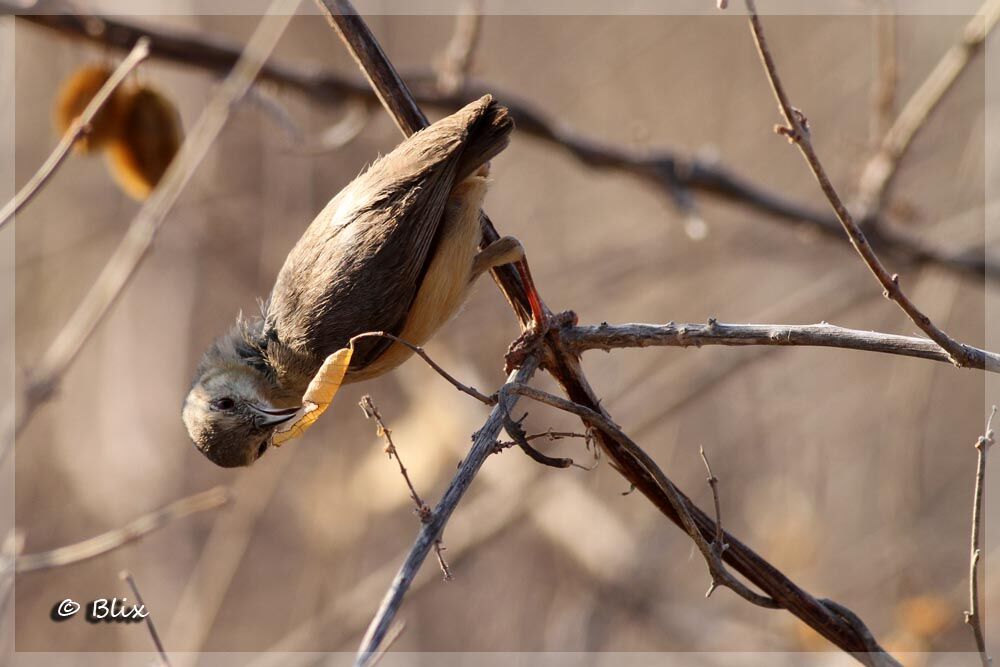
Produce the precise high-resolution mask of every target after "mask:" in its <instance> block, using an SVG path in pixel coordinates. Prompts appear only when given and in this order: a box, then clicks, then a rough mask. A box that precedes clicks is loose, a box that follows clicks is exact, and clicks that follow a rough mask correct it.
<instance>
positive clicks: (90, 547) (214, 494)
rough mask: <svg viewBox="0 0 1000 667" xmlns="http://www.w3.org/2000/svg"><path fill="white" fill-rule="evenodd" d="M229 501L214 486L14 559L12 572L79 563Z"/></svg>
mask: <svg viewBox="0 0 1000 667" xmlns="http://www.w3.org/2000/svg"><path fill="white" fill-rule="evenodd" d="M231 500H232V496H231V495H230V494H229V491H228V490H227V489H226V488H224V487H221V486H217V487H215V488H214V489H209V490H208V491H202V492H201V493H196V494H195V495H193V496H188V497H187V498H182V499H180V500H176V501H174V502H172V503H170V504H169V505H167V506H166V507H162V508H160V509H158V510H156V511H155V512H150V513H149V514H144V515H143V516H141V517H139V518H138V519H136V520H134V521H132V522H130V523H129V524H127V525H125V526H123V527H122V528H116V529H115V530H109V531H108V532H106V533H102V534H100V535H97V536H95V537H91V538H89V539H86V540H84V541H82V542H77V543H76V544H70V545H67V546H64V547H59V548H58V549H52V550H51V551H42V552H39V553H34V554H25V555H23V556H18V557H17V559H16V560H15V565H14V569H15V571H16V572H17V573H18V574H22V573H24V572H34V571H35V570H45V569H49V568H53V567H62V566H64V565H71V564H73V563H80V562H83V561H85V560H89V559H91V558H95V557H97V556H100V555H102V554H106V553H108V552H109V551H113V550H115V549H118V548H119V547H122V546H124V545H126V544H128V543H130V542H135V541H136V540H139V539H141V538H143V537H145V536H146V535H148V534H149V533H151V532H153V531H154V530H159V529H160V528H163V527H164V526H166V525H167V524H169V523H171V522H173V521H176V520H177V519H183V518H184V517H186V516H190V515H191V514H196V513H198V512H205V511H208V510H212V509H216V508H217V507H222V506H223V505H225V504H227V503H228V502H230V501H231Z"/></svg>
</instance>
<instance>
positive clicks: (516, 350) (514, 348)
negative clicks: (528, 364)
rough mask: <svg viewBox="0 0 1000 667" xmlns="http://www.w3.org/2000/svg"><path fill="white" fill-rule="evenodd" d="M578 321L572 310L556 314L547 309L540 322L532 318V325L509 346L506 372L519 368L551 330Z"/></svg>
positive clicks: (505, 361) (574, 323) (573, 324)
mask: <svg viewBox="0 0 1000 667" xmlns="http://www.w3.org/2000/svg"><path fill="white" fill-rule="evenodd" d="M577 321H578V318H577V316H576V313H574V312H573V311H572V310H567V311H563V312H561V313H557V314H555V315H553V314H552V313H549V312H548V311H547V310H546V312H545V314H544V315H543V316H542V319H541V321H540V322H539V321H538V320H535V319H532V322H531V326H529V327H528V328H527V329H525V330H524V331H522V332H521V335H520V336H518V337H517V338H515V339H514V341H513V342H512V343H511V344H510V345H509V346H508V347H507V353H506V354H505V355H504V373H507V374H509V373H510V372H511V371H513V370H514V369H515V368H519V367H520V366H521V365H522V364H523V363H524V359H525V358H526V357H527V356H528V355H529V354H532V353H533V352H535V351H536V350H537V349H538V346H539V345H541V343H542V341H543V340H544V339H545V336H546V335H548V333H549V332H550V331H553V330H556V329H561V328H563V327H565V326H576V323H577Z"/></svg>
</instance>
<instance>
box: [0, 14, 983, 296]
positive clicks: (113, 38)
mask: <svg viewBox="0 0 1000 667" xmlns="http://www.w3.org/2000/svg"><path fill="white" fill-rule="evenodd" d="M36 7H37V11H36V13H34V14H31V15H21V16H19V17H18V18H20V19H22V20H25V21H29V22H31V23H34V24H36V25H41V26H43V27H46V28H49V29H51V30H55V31H57V32H58V33H59V34H62V35H67V36H70V37H73V38H77V39H83V40H88V41H90V42H92V43H96V44H99V45H102V46H104V47H110V48H118V49H129V48H131V47H132V45H134V43H135V41H136V40H137V39H138V38H139V37H140V36H142V35H149V36H150V37H152V38H153V49H152V55H153V57H157V58H162V59H166V60H170V61H173V62H176V63H179V64H182V65H187V66H190V67H198V68H201V69H204V70H207V71H210V72H225V71H227V70H228V69H229V68H230V67H232V65H233V63H234V62H236V59H237V57H238V56H239V52H240V48H239V46H237V45H233V44H229V43H226V42H225V41H224V40H222V39H220V38H219V37H217V36H214V35H200V34H196V33H191V32H183V31H174V30H169V29H165V28H162V27H153V26H146V25H144V26H141V27H140V26H137V25H133V24H131V23H128V22H126V21H120V20H118V19H112V18H110V17H107V16H101V15H88V16H86V17H82V16H77V15H73V14H66V13H65V12H62V11H56V10H57V9H58V7H57V6H56V5H55V4H53V0H39V2H38V3H37V5H36ZM0 10H4V11H7V12H10V13H12V14H17V5H16V4H15V3H12V2H10V0H0ZM94 25H100V26H101V29H100V30H93V29H92V26H94ZM261 78H262V79H264V80H267V81H270V82H273V83H276V84H279V85H282V86H284V87H285V88H288V89H292V90H295V91H296V92H298V93H300V94H302V95H304V96H307V97H309V98H310V99H311V100H313V101H315V102H317V103H320V104H329V105H335V106H340V105H342V104H343V103H344V101H345V99H350V98H355V99H361V100H364V101H365V102H366V103H371V102H372V101H373V100H374V99H375V97H376V96H375V93H374V92H373V91H372V90H371V89H370V88H369V87H368V86H367V85H366V83H365V82H363V81H359V80H357V79H355V78H351V77H344V76H342V75H341V74H339V73H337V72H335V71H332V70H323V69H321V70H313V69H306V68H300V67H295V66H293V65H290V64H288V63H284V62H278V61H273V62H270V63H268V64H267V65H266V66H265V67H264V68H263V69H262V70H261ZM406 79H407V81H409V82H410V83H411V84H412V85H413V95H412V97H413V98H414V99H415V100H416V101H417V102H419V103H420V104H423V105H425V106H430V107H434V108H436V109H440V110H444V111H447V112H452V111H455V110H456V109H459V108H461V107H462V106H464V105H465V104H467V103H468V102H470V101H472V100H475V99H478V98H479V97H481V96H482V95H483V94H484V93H485V92H491V93H493V94H494V96H495V97H497V99H501V100H503V102H504V105H505V106H506V107H507V108H508V109H509V110H510V113H511V115H512V117H513V118H514V119H515V120H516V122H517V127H518V132H519V133H520V134H528V135H531V136H533V137H535V138H537V139H539V140H540V141H544V142H547V143H549V144H552V145H554V146H557V147H559V148H561V149H564V150H566V151H567V152H568V153H569V154H570V155H571V156H573V157H574V158H575V159H577V160H578V161H579V162H581V163H583V164H584V165H587V166H589V167H592V168H603V169H615V170H618V171H622V172H624V173H627V174H630V175H633V176H636V177H639V178H642V179H643V180H645V181H647V182H649V183H651V184H652V185H653V186H654V187H656V188H658V189H659V190H660V191H661V192H663V193H664V194H666V195H667V196H669V197H671V198H672V199H673V200H674V201H675V202H677V203H681V202H683V201H684V200H685V197H688V198H689V195H688V194H687V193H690V192H691V191H696V192H702V193H705V194H709V195H713V196H716V197H719V198H721V199H723V200H726V201H729V202H732V203H735V204H740V205H746V206H749V207H750V208H752V209H754V210H756V211H758V212H761V213H764V214H766V215H768V216H770V217H772V218H774V219H776V220H778V221H782V222H786V223H790V224H795V225H799V224H807V225H809V226H810V227H811V228H813V229H815V230H818V231H820V232H822V233H823V234H825V235H829V236H832V237H835V238H840V235H841V234H842V233H843V232H842V231H841V227H840V223H839V222H838V220H837V218H836V216H834V215H832V214H831V213H830V212H828V211H825V210H821V209H819V208H816V207H814V206H811V205H807V204H804V203H801V202H797V201H793V200H790V199H787V198H786V197H785V196H784V195H783V194H782V193H779V192H775V191H772V190H769V189H766V188H764V187H762V186H760V185H758V184H756V183H754V182H753V181H751V180H749V179H748V178H746V177H744V176H742V175H741V174H738V173H736V172H734V171H733V170H731V169H727V168H726V167H724V166H722V165H719V164H716V163H713V162H707V161H702V160H697V159H694V158H691V157H688V156H684V155H680V154H678V153H675V152H672V151H669V150H664V149H656V150H652V151H650V150H644V151H641V152H640V151H635V150H629V149H627V148H624V147H621V146H618V145H614V144H610V143H607V142H603V141H601V140H599V139H596V138H594V137H590V136H587V135H583V134H580V133H578V132H575V131H573V130H572V129H571V128H570V127H568V126H567V124H566V123H564V122H560V121H557V120H556V119H553V118H551V117H549V116H548V115H547V114H546V113H545V112H544V111H542V110H541V109H539V108H538V107H537V106H536V105H534V104H533V103H531V102H529V101H527V100H524V99H521V98H519V96H518V95H516V94H513V93H512V92H510V91H505V90H502V89H499V88H498V87H497V86H495V85H493V84H490V83H487V82H475V81H471V80H470V81H467V82H466V85H465V87H464V88H463V89H462V90H459V91H456V92H454V93H444V92H442V91H441V89H440V87H439V86H438V85H437V76H436V75H435V73H433V72H428V71H426V70H425V71H416V72H410V73H407V76H406ZM404 120H405V119H404ZM411 132H412V130H410V131H408V132H406V133H405V134H407V136H408V135H409V134H410V133H411ZM678 196H680V199H678ZM880 229H881V228H880V227H874V226H873V227H872V228H871V229H870V230H869V241H870V242H871V243H872V245H873V246H875V247H877V248H880V249H885V250H892V251H894V252H896V253H898V254H899V256H900V257H901V258H902V259H904V260H906V261H910V262H915V263H921V264H922V263H930V264H935V265H939V266H942V267H945V268H947V269H949V270H953V271H956V272H959V273H961V274H962V275H965V276H974V277H976V278H979V277H981V276H982V275H983V274H984V273H985V275H986V276H987V278H989V279H991V280H1000V262H997V261H995V260H993V259H992V258H989V259H988V258H986V257H985V255H984V252H983V249H982V248H981V247H980V248H976V249H973V250H970V251H968V252H959V253H953V252H949V251H944V250H939V249H937V248H933V247H930V246H928V245H927V244H925V243H921V242H919V241H918V240H917V239H914V238H912V237H911V236H910V235H903V234H900V233H890V232H889V231H888V230H887V231H886V232H885V233H880V232H879V230H880Z"/></svg>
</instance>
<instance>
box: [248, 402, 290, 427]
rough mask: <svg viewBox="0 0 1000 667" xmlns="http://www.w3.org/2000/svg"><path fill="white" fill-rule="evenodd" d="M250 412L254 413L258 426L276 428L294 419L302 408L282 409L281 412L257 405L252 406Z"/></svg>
mask: <svg viewBox="0 0 1000 667" xmlns="http://www.w3.org/2000/svg"><path fill="white" fill-rule="evenodd" d="M250 410H251V411H252V412H253V413H254V421H255V422H257V425H258V426H276V425H278V424H284V423H285V422H286V421H288V420H289V419H291V418H292V417H294V416H295V414H296V413H297V412H298V411H299V410H300V408H282V409H280V410H275V409H273V408H262V407H260V406H257V405H251V406H250Z"/></svg>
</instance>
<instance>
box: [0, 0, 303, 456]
mask: <svg viewBox="0 0 1000 667" xmlns="http://www.w3.org/2000/svg"><path fill="white" fill-rule="evenodd" d="M297 6H298V0H272V3H271V5H270V6H269V7H268V11H267V15H266V16H265V17H264V18H262V19H261V21H260V23H259V24H258V26H257V29H256V30H255V31H254V33H253V35H251V36H250V40H249V41H248V42H247V45H246V48H245V49H244V50H243V54H242V55H241V56H240V58H239V60H238V61H237V62H236V65H235V66H234V67H233V70H232V72H231V73H230V74H229V76H227V77H226V79H225V80H224V81H223V82H222V84H221V86H220V87H219V89H218V90H217V91H216V93H215V94H214V95H213V97H212V98H211V99H210V100H209V102H208V104H207V105H206V106H205V109H204V110H203V111H202V113H201V116H200V117H199V118H198V121H197V122H196V123H195V125H194V128H193V129H192V131H191V134H190V135H189V136H188V137H187V139H185V141H184V144H183V145H182V146H181V150H180V152H179V153H178V155H177V157H175V158H174V160H173V162H171V163H170V166H169V167H168V168H167V171H166V173H165V174H164V175H163V179H162V180H161V181H160V184H159V185H158V186H157V187H156V189H155V190H154V191H153V193H152V194H151V195H150V197H149V199H147V200H146V203H145V204H143V206H142V208H141V209H139V212H138V213H137V214H136V216H135V218H133V220H132V222H131V224H130V225H129V229H128V232H126V234H125V237H124V238H123V239H122V241H121V243H120V244H119V245H118V247H117V248H116V249H115V252H114V254H113V255H112V256H111V258H110V259H109V260H108V262H107V264H105V266H104V269H103V270H102V271H101V273H100V275H99V276H98V277H97V281H96V282H95V283H94V285H93V286H92V287H91V288H90V291H89V292H87V294H86V296H84V298H83V300H82V301H81V302H80V304H79V306H77V308H76V310H75V311H74V312H73V315H72V316H71V317H70V319H69V321H68V322H66V324H65V326H64V327H63V328H62V329H61V330H60V331H59V334H58V335H57V336H56V339H55V340H54V341H53V342H52V344H51V345H50V346H49V348H48V350H46V352H45V354H44V356H43V357H42V359H41V361H40V362H39V363H38V365H37V366H36V367H35V368H34V369H33V370H32V371H31V372H30V373H29V375H28V380H27V388H26V389H25V393H24V397H23V398H22V400H21V401H19V403H20V410H21V412H20V414H19V415H18V417H17V419H16V421H15V426H14V437H15V438H16V437H17V435H19V434H20V433H21V431H22V430H23V429H24V427H25V426H26V425H27V423H28V421H29V420H30V419H31V416H32V415H33V414H34V412H35V410H37V409H38V406H39V405H41V404H42V403H44V402H45V401H47V400H49V398H51V396H52V395H53V393H54V391H55V389H56V387H57V385H58V384H59V381H60V380H61V379H62V376H63V374H65V372H66V370H67V369H68V368H69V367H70V365H71V364H72V363H73V361H74V360H75V359H76V356H77V354H79V352H80V349H81V348H82V347H83V345H84V343H86V342H87V340H88V339H89V338H90V336H91V334H93V332H94V330H95V329H96V328H97V326H98V325H99V324H100V323H101V321H102V320H103V319H104V317H105V316H106V315H107V314H108V312H109V311H110V310H111V307H112V306H113V305H114V304H115V302H116V301H117V300H118V297H119V296H121V294H122V292H123V291H124V290H125V287H126V286H127V285H128V283H129V281H130V280H131V278H132V276H133V275H134V274H135V271H136V269H138V268H139V264H140V263H142V260H143V259H144V258H145V257H146V255H147V254H148V253H149V250H150V248H151V247H152V245H153V240H154V239H155V238H156V233H157V232H158V231H159V228H160V226H161V225H162V224H163V221H164V220H165V219H166V217H167V214H168V213H169V212H170V209H171V208H172V207H173V205H174V203H175V202H176V201H177V198H178V197H179V196H180V194H181V191H182V190H183V189H184V186H186V185H187V183H188V182H189V181H190V180H191V177H192V176H193V175H194V171H195V169H196V168H197V167H198V165H199V164H201V161H202V160H203V159H204V158H205V156H206V155H207V154H208V151H209V149H210V148H211V147H212V143H213V142H214V141H215V139H216V137H218V135H219V133H220V132H221V131H222V128H223V126H224V125H225V124H226V121H227V120H228V118H229V114H230V113H231V112H232V109H233V107H234V105H235V104H236V103H237V102H238V101H239V100H240V99H241V98H242V97H243V96H244V95H245V94H246V92H247V90H248V89H249V87H250V85H251V84H252V83H253V81H254V79H255V78H256V77H257V73H258V72H259V71H260V69H261V67H263V65H264V61H265V60H266V59H267V57H268V55H270V53H271V51H272V50H273V49H274V46H275V45H276V44H277V42H278V38H279V37H280V36H281V34H282V33H283V32H284V30H285V27H286V26H287V25H288V22H289V21H290V20H291V17H292V16H293V15H294V13H295V8H296V7H297ZM11 444H12V443H11V442H10V441H9V440H8V441H7V442H0V461H2V460H3V459H4V458H5V456H6V453H7V452H8V451H9V450H10V448H11V447H10V446H11Z"/></svg>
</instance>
